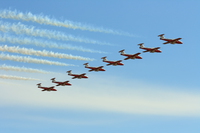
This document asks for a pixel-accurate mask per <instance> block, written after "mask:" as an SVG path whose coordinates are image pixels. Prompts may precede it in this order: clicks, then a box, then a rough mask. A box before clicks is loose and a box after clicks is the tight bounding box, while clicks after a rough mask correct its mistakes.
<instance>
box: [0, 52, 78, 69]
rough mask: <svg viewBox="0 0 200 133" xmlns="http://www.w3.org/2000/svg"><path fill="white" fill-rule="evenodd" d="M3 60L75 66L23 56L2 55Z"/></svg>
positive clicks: (0, 57)
mask: <svg viewBox="0 0 200 133" xmlns="http://www.w3.org/2000/svg"><path fill="white" fill-rule="evenodd" d="M0 59H1V60H12V61H17V62H25V63H36V64H47V65H57V66H75V65H72V64H65V63H61V62H54V61H49V60H42V59H36V58H31V57H23V56H15V55H9V54H3V53H1V54H0Z"/></svg>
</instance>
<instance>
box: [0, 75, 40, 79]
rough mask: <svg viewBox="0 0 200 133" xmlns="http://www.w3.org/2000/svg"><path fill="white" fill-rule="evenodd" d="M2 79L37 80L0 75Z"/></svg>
mask: <svg viewBox="0 0 200 133" xmlns="http://www.w3.org/2000/svg"><path fill="white" fill-rule="evenodd" d="M0 78H2V79H13V80H39V79H34V78H26V77H18V76H11V75H0Z"/></svg>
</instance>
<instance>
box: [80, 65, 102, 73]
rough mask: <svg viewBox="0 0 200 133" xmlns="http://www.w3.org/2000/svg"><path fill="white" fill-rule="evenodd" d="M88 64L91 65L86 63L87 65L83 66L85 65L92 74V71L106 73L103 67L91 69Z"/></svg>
mask: <svg viewBox="0 0 200 133" xmlns="http://www.w3.org/2000/svg"><path fill="white" fill-rule="evenodd" d="M88 64H89V63H85V64H83V65H85V68H88V69H90V70H89V72H91V71H95V72H99V71H106V70H105V69H103V66H99V67H90V66H89V65H88Z"/></svg>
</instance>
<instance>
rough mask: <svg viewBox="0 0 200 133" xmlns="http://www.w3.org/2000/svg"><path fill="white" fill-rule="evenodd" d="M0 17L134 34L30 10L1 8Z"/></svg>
mask: <svg viewBox="0 0 200 133" xmlns="http://www.w3.org/2000/svg"><path fill="white" fill-rule="evenodd" d="M0 17H1V18H9V19H16V20H24V21H32V22H36V23H39V24H46V25H52V26H58V27H65V28H71V29H80V30H88V31H92V32H102V33H109V34H115V35H124V36H130V37H135V35H133V34H130V33H127V32H122V31H116V30H112V29H105V28H98V27H93V26H90V25H84V24H81V23H78V22H72V21H69V20H65V21H59V20H56V19H52V18H50V17H48V16H44V15H34V14H32V13H30V12H28V13H22V12H19V11H17V10H14V11H11V10H1V11H0Z"/></svg>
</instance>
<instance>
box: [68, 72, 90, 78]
mask: <svg viewBox="0 0 200 133" xmlns="http://www.w3.org/2000/svg"><path fill="white" fill-rule="evenodd" d="M71 72H72V70H69V71H67V73H68V75H69V76H73V78H72V79H75V78H77V79H82V78H88V77H87V76H85V75H86V73H83V74H72V73H71Z"/></svg>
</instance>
